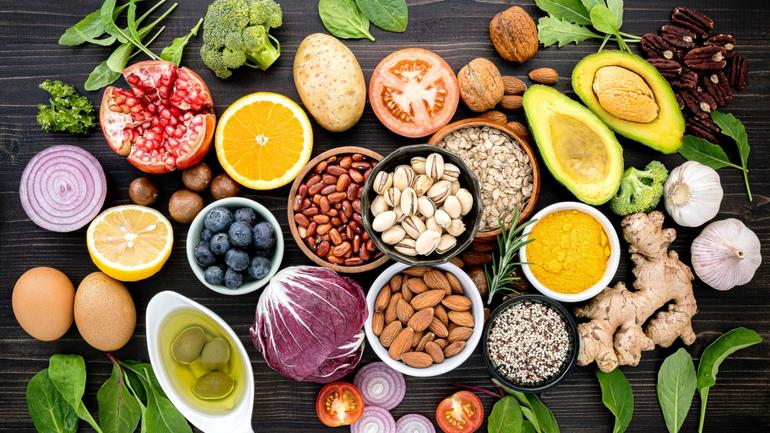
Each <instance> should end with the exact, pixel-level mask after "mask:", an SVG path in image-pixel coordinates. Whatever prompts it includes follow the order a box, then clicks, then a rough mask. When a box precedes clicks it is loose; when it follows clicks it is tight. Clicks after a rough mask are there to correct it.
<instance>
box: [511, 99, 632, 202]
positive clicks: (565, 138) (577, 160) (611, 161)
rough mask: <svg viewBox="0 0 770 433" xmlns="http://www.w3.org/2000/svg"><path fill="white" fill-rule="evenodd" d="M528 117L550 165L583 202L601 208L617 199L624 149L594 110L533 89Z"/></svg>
mask: <svg viewBox="0 0 770 433" xmlns="http://www.w3.org/2000/svg"><path fill="white" fill-rule="evenodd" d="M523 104H524V111H525V113H526V115H527V121H528V122H529V128H530V131H531V132H532V137H533V138H534V139H535V142H536V143H537V147H538V149H539V150H540V156H541V157H542V158H543V161H544V162H545V165H546V166H547V167H548V170H549V171H550V172H551V174H552V175H553V177H555V178H556V180H558V181H559V182H560V183H561V184H562V185H564V186H565V187H567V189H568V190H570V192H572V193H573V194H575V197H577V198H578V199H579V200H580V201H582V202H585V203H588V204H591V205H600V204H602V203H605V202H606V201H607V200H609V199H611V198H612V197H613V196H615V193H616V192H617V191H618V188H619V187H620V179H621V177H622V176H623V148H622V147H620V143H618V140H617V139H616V138H615V134H613V133H612V131H611V130H610V129H609V128H608V127H607V125H606V124H604V122H602V121H601V119H599V118H598V117H596V115H595V114H594V113H592V112H591V110H589V109H587V108H586V107H584V106H583V105H581V104H580V103H579V102H577V101H575V100H572V99H570V98H569V97H567V96H566V95H564V94H562V93H561V92H559V91H558V90H556V89H554V88H552V87H547V86H542V85H534V86H531V87H530V88H529V89H528V90H527V91H526V92H525V93H524V101H523Z"/></svg>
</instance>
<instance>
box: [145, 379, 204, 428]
mask: <svg viewBox="0 0 770 433" xmlns="http://www.w3.org/2000/svg"><path fill="white" fill-rule="evenodd" d="M144 377H145V379H146V380H147V384H148V385H149V390H148V392H147V400H148V402H147V410H146V411H145V413H144V418H145V421H146V422H147V427H146V428H147V431H148V432H152V433H192V429H191V428H190V425H189V424H187V420H186V419H185V418H184V417H183V416H182V414H181V413H179V411H178V410H177V409H176V408H175V407H174V405H173V404H171V401H169V399H168V398H166V397H165V396H164V395H162V394H160V393H159V392H158V389H159V388H158V389H156V388H155V385H154V384H153V380H152V379H151V378H150V376H149V373H148V371H147V370H146V369H145V372H144Z"/></svg>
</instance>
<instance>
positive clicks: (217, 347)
mask: <svg viewBox="0 0 770 433" xmlns="http://www.w3.org/2000/svg"><path fill="white" fill-rule="evenodd" d="M228 362H230V344H229V343H228V342H227V340H225V339H224V338H222V337H217V338H215V339H213V340H211V341H209V342H208V343H206V345H205V346H203V350H202V351H201V365H202V366H203V367H204V368H206V369H208V370H221V369H222V368H224V367H225V366H226V365H227V363H228Z"/></svg>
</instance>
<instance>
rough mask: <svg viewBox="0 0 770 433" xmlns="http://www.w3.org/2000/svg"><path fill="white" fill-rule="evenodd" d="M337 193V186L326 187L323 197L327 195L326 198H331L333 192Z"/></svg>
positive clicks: (322, 193) (323, 190)
mask: <svg viewBox="0 0 770 433" xmlns="http://www.w3.org/2000/svg"><path fill="white" fill-rule="evenodd" d="M336 191H337V185H326V186H325V187H323V189H322V190H321V195H325V196H327V197H329V194H331V193H333V192H336Z"/></svg>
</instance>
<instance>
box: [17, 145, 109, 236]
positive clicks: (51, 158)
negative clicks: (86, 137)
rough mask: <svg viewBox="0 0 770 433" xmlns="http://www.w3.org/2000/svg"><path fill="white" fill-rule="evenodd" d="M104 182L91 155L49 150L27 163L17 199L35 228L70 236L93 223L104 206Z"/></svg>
mask: <svg viewBox="0 0 770 433" xmlns="http://www.w3.org/2000/svg"><path fill="white" fill-rule="evenodd" d="M106 196H107V179H106V177H105V176H104V170H102V166H101V164H99V161H97V159H96V158H94V156H93V155H91V154H90V153H88V152H86V151H85V150H83V149H81V148H79V147H75V146H67V145H61V146H51V147H49V148H48V149H45V150H43V151H42V152H40V153H38V154H37V155H35V156H34V157H32V159H31V160H30V161H29V163H27V166H26V167H25V168H24V173H23V174H22V175H21V184H20V186H19V197H20V198H21V206H22V207H23V208H24V212H26V214H27V216H28V217H29V219H31V220H32V222H34V223H35V224H37V225H38V226H40V227H42V228H44V229H47V230H51V231H55V232H71V231H75V230H77V229H79V228H81V227H84V226H85V225H87V224H88V223H90V222H91V220H93V219H94V218H95V217H96V215H97V214H98V213H99V210H101V208H102V205H104V199H105V198H106Z"/></svg>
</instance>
